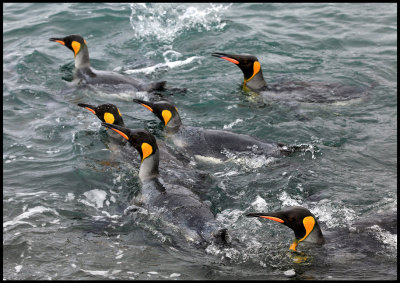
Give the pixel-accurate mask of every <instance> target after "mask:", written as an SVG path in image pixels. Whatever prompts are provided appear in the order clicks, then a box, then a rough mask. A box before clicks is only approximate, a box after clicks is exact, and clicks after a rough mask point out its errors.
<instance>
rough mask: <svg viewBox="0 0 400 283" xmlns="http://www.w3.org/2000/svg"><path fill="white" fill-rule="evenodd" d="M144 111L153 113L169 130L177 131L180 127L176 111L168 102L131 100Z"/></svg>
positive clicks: (179, 119)
mask: <svg viewBox="0 0 400 283" xmlns="http://www.w3.org/2000/svg"><path fill="white" fill-rule="evenodd" d="M133 102H136V103H138V104H140V105H142V106H143V107H145V108H146V109H148V110H150V111H151V112H153V113H154V115H156V116H157V117H158V118H159V119H160V120H161V121H162V122H163V123H164V125H165V127H167V128H169V129H177V128H179V127H180V126H181V124H182V121H181V118H180V116H179V113H178V109H177V108H176V107H175V106H174V105H173V104H172V103H171V102H169V101H166V100H163V101H157V102H149V101H144V100H140V99H133Z"/></svg>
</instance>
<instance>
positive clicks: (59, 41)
mask: <svg viewBox="0 0 400 283" xmlns="http://www.w3.org/2000/svg"><path fill="white" fill-rule="evenodd" d="M49 40H50V41H55V42H58V43H60V44H62V45H65V42H64V39H63V38H54V37H52V38H50V39H49Z"/></svg>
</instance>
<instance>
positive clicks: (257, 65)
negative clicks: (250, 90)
mask: <svg viewBox="0 0 400 283" xmlns="http://www.w3.org/2000/svg"><path fill="white" fill-rule="evenodd" d="M260 70H261V65H260V62H258V61H255V62H254V63H253V75H252V76H251V77H250V78H248V79H247V80H244V83H247V82H248V81H250V80H251V79H252V78H253V77H254V76H255V75H257V74H258V72H259V71H260Z"/></svg>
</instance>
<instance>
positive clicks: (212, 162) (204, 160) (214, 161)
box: [194, 155, 224, 164]
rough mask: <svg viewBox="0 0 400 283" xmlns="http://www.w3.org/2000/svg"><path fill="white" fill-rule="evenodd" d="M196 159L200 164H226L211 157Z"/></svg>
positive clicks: (198, 157) (199, 156)
mask: <svg viewBox="0 0 400 283" xmlns="http://www.w3.org/2000/svg"><path fill="white" fill-rule="evenodd" d="M194 158H195V159H196V160H197V161H199V162H204V163H211V164H221V163H223V162H224V161H222V160H221V159H219V158H215V157H211V156H203V155H195V156H194Z"/></svg>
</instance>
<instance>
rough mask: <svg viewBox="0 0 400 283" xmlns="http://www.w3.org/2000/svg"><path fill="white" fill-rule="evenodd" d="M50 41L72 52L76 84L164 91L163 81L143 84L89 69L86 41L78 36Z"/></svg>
mask: <svg viewBox="0 0 400 283" xmlns="http://www.w3.org/2000/svg"><path fill="white" fill-rule="evenodd" d="M50 41H54V42H58V43H60V44H62V45H64V46H66V47H67V48H69V49H70V50H72V52H74V56H75V70H74V80H75V81H76V82H77V83H78V84H91V85H115V86H121V85H122V86H127V87H129V88H131V89H133V90H134V91H149V92H151V91H155V90H164V87H165V84H166V82H165V81H162V82H150V83H143V82H141V81H139V80H137V79H134V78H132V77H127V76H124V75H122V74H119V73H116V72H111V71H100V70H96V69H94V68H92V67H91V65H90V60H89V49H88V47H87V44H86V40H84V39H83V37H82V36H80V35H69V36H66V37H64V38H50Z"/></svg>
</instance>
